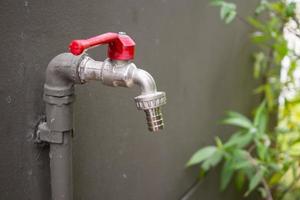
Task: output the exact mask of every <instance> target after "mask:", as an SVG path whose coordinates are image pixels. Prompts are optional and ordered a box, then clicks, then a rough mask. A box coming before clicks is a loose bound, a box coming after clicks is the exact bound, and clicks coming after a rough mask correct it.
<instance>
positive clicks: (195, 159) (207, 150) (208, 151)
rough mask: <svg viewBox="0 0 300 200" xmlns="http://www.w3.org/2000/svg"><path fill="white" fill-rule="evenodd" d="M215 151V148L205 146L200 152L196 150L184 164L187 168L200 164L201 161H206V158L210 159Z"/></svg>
mask: <svg viewBox="0 0 300 200" xmlns="http://www.w3.org/2000/svg"><path fill="white" fill-rule="evenodd" d="M216 151H217V148H216V147H215V146H207V147H204V148H202V149H200V150H198V151H197V152H196V153H195V154H194V155H193V156H192V157H191V159H190V160H189V161H188V163H187V164H186V166H187V167H189V166H192V165H196V164H199V163H201V162H202V161H204V160H206V159H207V158H209V157H211V156H212V155H213V154H214V153H215V152H216Z"/></svg>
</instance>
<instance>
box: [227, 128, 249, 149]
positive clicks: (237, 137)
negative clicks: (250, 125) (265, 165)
mask: <svg viewBox="0 0 300 200" xmlns="http://www.w3.org/2000/svg"><path fill="white" fill-rule="evenodd" d="M253 136H254V135H253V134H252V133H251V132H250V131H248V132H246V133H243V132H238V133H235V134H233V135H232V136H231V137H230V138H229V139H228V141H227V142H226V143H225V144H224V146H225V148H228V147H232V146H236V147H237V148H244V147H245V146H247V145H248V144H250V142H251V141H252V140H253Z"/></svg>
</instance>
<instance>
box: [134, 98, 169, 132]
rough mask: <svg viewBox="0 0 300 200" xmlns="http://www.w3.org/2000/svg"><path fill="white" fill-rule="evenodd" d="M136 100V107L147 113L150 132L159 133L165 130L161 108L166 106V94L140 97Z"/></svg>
mask: <svg viewBox="0 0 300 200" xmlns="http://www.w3.org/2000/svg"><path fill="white" fill-rule="evenodd" d="M134 100H135V102H136V107H137V108H138V109H139V110H144V111H145V113H146V119H147V124H148V129H149V131H152V132H157V131H159V130H161V129H163V128H164V120H163V116H162V112H161V106H162V105H164V104H166V93H165V92H155V93H151V94H145V95H140V96H137V97H135V98H134Z"/></svg>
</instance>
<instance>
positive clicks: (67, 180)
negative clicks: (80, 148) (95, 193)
mask: <svg viewBox="0 0 300 200" xmlns="http://www.w3.org/2000/svg"><path fill="white" fill-rule="evenodd" d="M50 170H51V189H52V200H73V187H72V132H65V133H64V134H63V144H54V143H51V144H50Z"/></svg>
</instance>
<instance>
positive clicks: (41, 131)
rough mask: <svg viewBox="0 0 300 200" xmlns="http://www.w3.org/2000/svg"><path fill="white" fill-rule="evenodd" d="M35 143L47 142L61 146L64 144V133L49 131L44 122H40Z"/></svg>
mask: <svg viewBox="0 0 300 200" xmlns="http://www.w3.org/2000/svg"><path fill="white" fill-rule="evenodd" d="M36 142H37V143H41V142H49V143H56V144H62V143H63V142H64V133H63V132H58V131H51V130H50V129H49V128H48V126H47V123H46V122H41V123H40V124H39V126H38V129H37V132H36Z"/></svg>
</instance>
